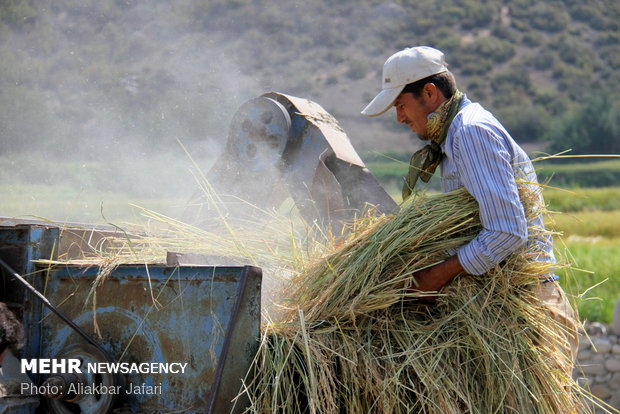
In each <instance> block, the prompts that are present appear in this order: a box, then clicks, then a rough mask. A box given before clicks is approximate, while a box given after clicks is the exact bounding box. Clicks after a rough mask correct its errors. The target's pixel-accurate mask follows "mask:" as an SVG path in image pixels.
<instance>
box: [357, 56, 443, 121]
mask: <svg viewBox="0 0 620 414" xmlns="http://www.w3.org/2000/svg"><path fill="white" fill-rule="evenodd" d="M447 70H448V64H447V63H446V61H445V59H444V56H443V52H441V51H440V50H437V49H433V48H432V47H428V46H417V47H409V48H407V49H404V50H401V51H400V52H397V53H394V54H393V55H392V56H390V57H389V58H388V60H386V61H385V64H384V65H383V89H382V90H381V92H379V94H378V95H377V96H375V99H373V100H372V101H371V102H370V103H369V104H368V106H366V108H364V110H363V111H362V115H366V116H378V115H381V114H383V113H385V112H386V111H387V110H388V109H390V107H391V106H392V105H393V104H394V101H395V100H396V98H398V95H400V93H401V92H402V91H403V89H404V87H405V86H406V85H407V84H409V83H412V82H415V81H419V80H420V79H424V78H427V77H429V76H431V75H435V74H437V73H441V72H445V71H447Z"/></svg>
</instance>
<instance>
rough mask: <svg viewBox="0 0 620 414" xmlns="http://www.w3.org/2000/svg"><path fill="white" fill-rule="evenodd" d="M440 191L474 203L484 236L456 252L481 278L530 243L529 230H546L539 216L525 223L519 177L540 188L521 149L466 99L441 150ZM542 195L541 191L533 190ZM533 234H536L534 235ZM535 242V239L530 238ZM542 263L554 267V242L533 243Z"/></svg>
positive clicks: (468, 268) (498, 124)
mask: <svg viewBox="0 0 620 414" xmlns="http://www.w3.org/2000/svg"><path fill="white" fill-rule="evenodd" d="M442 150H443V152H444V153H445V157H444V159H443V161H442V163H441V187H442V190H443V191H444V192H447V191H451V190H454V189H456V188H459V187H465V189H466V190H467V191H468V192H469V193H470V194H471V195H472V196H473V197H474V198H475V199H476V201H477V202H478V205H479V207H480V222H481V224H482V231H481V232H480V233H479V234H478V235H477V237H476V238H475V239H473V240H472V241H471V242H469V243H468V244H466V245H464V246H462V247H461V248H460V249H459V250H458V251H457V256H458V259H459V261H460V262H461V265H462V266H463V268H464V269H465V271H467V272H468V273H470V274H474V275H481V274H483V273H486V272H487V271H488V270H489V269H490V268H491V267H493V266H494V265H496V264H498V263H500V262H501V261H502V260H503V259H504V258H506V256H508V255H509V254H510V253H512V252H514V251H515V250H517V249H519V248H521V247H523V246H524V245H526V243H528V225H529V227H530V231H533V230H532V229H536V228H540V229H543V228H544V227H543V223H542V217H541V216H540V215H539V216H537V217H535V218H534V219H532V220H531V222H530V223H528V222H527V220H526V217H525V212H524V209H523V205H522V203H521V201H520V199H519V193H518V190H517V183H516V177H519V178H523V179H525V181H527V182H533V183H534V182H536V180H537V179H536V173H535V172H534V168H533V166H532V163H531V161H530V159H529V157H528V156H527V154H526V153H525V152H524V151H523V149H522V148H521V147H520V146H519V145H518V144H517V143H516V142H515V141H514V140H513V139H512V137H511V136H510V134H509V133H508V132H507V131H506V129H505V128H504V127H503V126H502V125H501V124H500V122H499V121H498V120H497V119H495V117H494V116H493V115H492V114H491V113H490V112H488V111H487V110H485V109H484V108H483V107H482V106H481V105H480V104H477V103H472V102H471V101H470V100H469V99H467V98H466V97H465V98H464V99H463V102H462V104H461V108H460V109H459V112H458V114H457V115H456V117H455V118H454V120H453V121H452V124H451V125H450V128H449V129H448V135H447V137H446V140H445V141H444V143H443V144H442ZM534 190H535V191H537V192H538V193H539V196H540V197H542V195H541V194H540V192H541V189H540V188H537V187H534ZM534 231H535V230H534ZM530 236H532V235H530ZM530 243H536V246H528V247H534V248H535V250H534V251H535V252H536V253H537V254H538V258H539V259H540V260H545V261H555V259H554V257H553V246H552V240H551V238H550V237H549V236H548V235H547V236H543V237H542V238H540V237H538V238H537V237H530Z"/></svg>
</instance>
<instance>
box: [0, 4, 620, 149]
mask: <svg viewBox="0 0 620 414" xmlns="http://www.w3.org/2000/svg"><path fill="white" fill-rule="evenodd" d="M423 44H424V45H431V46H435V47H438V48H440V49H442V50H444V51H445V52H446V55H447V60H448V62H449V64H450V67H451V68H452V69H453V71H454V72H455V74H456V76H457V79H458V80H459V82H460V86H461V88H462V89H463V90H464V91H465V92H466V93H468V94H469V96H470V97H471V98H473V99H474V100H478V101H480V102H482V103H483V104H484V105H485V106H487V107H489V108H490V109H492V110H493V111H494V112H495V113H496V114H497V115H498V117H499V118H500V119H501V120H502V121H503V122H504V123H505V124H506V126H507V127H508V128H509V130H510V131H511V132H512V133H513V135H514V136H515V137H516V139H517V140H518V141H520V142H521V143H524V144H526V145H528V146H533V147H537V148H544V147H547V146H548V145H547V144H548V140H551V141H558V140H560V142H559V144H557V145H556V146H557V147H559V148H565V147H566V145H573V144H574V145H577V146H579V145H583V142H584V140H585V141H587V142H588V143H589V144H588V145H591V144H592V145H594V144H593V143H591V142H590V140H592V141H596V140H600V142H601V143H604V144H601V145H602V147H601V149H600V151H603V152H604V151H607V152H611V153H620V134H619V132H620V108H619V107H620V103H619V100H618V96H619V93H620V72H619V71H618V69H620V3H619V2H617V1H615V0H564V1H559V0H549V1H545V2H531V1H527V0H504V1H502V0H445V1H441V2H437V1H431V0H416V1H411V0H407V1H405V0H403V1H393V2H388V1H386V2H382V1H375V0H363V1H352V0H341V1H336V0H307V1H304V2H301V1H284V0H276V1H273V0H272V1H268V0H228V1H225V0H215V1H209V2H199V1H195V2H175V1H173V0H157V1H153V2H140V1H137V0H102V1H92V2H88V4H87V2H83V1H79V0H29V1H18V0H3V1H0V140H1V141H0V142H2V147H1V149H0V151H1V152H2V153H4V154H7V153H20V152H24V151H42V152H45V153H47V154H50V155H53V156H56V157H62V156H64V154H66V153H67V152H70V153H72V154H78V151H81V152H80V153H79V157H86V158H98V157H103V156H115V154H118V153H119V152H130V153H132V154H148V153H151V152H153V151H163V152H165V151H168V150H169V149H170V147H171V146H176V142H175V140H176V138H180V139H181V140H183V141H184V142H186V143H187V144H188V146H189V147H190V148H191V150H192V151H194V152H196V153H198V154H201V153H202V154H204V153H212V152H215V151H216V149H217V147H218V146H219V145H220V144H221V142H222V141H223V140H224V138H225V136H226V130H227V126H228V123H229V121H230V119H231V117H232V115H233V113H234V111H235V109H236V108H237V107H238V106H239V105H240V104H241V103H243V102H244V101H245V100H247V99H249V98H252V97H255V96H257V95H259V94H261V93H263V92H267V91H270V90H277V91H281V92H285V93H290V94H293V95H297V96H302V97H306V98H309V99H312V100H315V101H316V102H318V103H320V104H321V105H322V106H324V107H325V108H326V109H327V110H328V111H329V112H331V113H332V114H333V115H334V116H336V118H337V119H338V120H339V121H340V123H341V124H342V126H343V127H344V128H345V130H346V131H347V132H348V134H349V136H350V137H351V139H352V140H353V141H354V145H355V146H356V148H357V149H358V150H359V151H361V152H368V151H389V150H402V151H410V150H411V149H412V148H413V146H414V140H413V139H411V136H410V134H409V133H408V132H407V131H406V130H405V129H404V128H403V127H401V126H399V125H396V124H395V122H394V120H393V114H388V115H386V116H384V117H381V118H376V119H365V118H364V117H362V116H361V115H359V111H360V110H361V109H362V108H363V107H364V105H365V104H366V103H367V102H368V101H369V100H370V99H371V98H372V97H373V96H374V94H375V93H376V92H377V91H378V88H379V87H380V73H381V66H382V64H383V62H384V61H385V59H386V58H387V57H388V56H389V55H391V54H392V53H394V52H395V51H397V50H399V49H401V48H403V47H406V46H410V45H423ZM592 102H595V103H596V104H597V105H598V106H596V105H593V104H592ZM587 108H596V109H595V110H592V111H590V112H587V111H586V109H587ZM584 111H585V112H584ZM592 116H594V117H595V118H594V119H593V118H592ZM597 117H598V118H597ZM583 119H587V120H588V122H591V123H592V124H593V125H596V126H597V129H596V131H594V132H593V134H594V135H593V138H587V139H586V138H584V136H583V134H584V133H585V134H589V133H590V126H591V125H587V126H585V127H584V126H583V125H581V126H580V127H579V123H577V126H575V127H574V128H573V129H574V130H571V129H570V128H569V127H571V128H572V126H571V125H573V124H571V122H572V121H573V120H581V121H580V122H583ZM567 125H568V126H567ZM567 128H569V129H567ZM584 130H585V132H584ZM567 131H568V132H567ZM571 137H572V138H571ZM543 139H546V140H547V141H543ZM570 139H572V140H573V141H574V142H573V143H571V142H570ZM561 140H568V142H562V141H561ZM597 142H598V141H597ZM588 150H591V148H590V147H588ZM82 152H83V154H82ZM75 156H77V155H75Z"/></svg>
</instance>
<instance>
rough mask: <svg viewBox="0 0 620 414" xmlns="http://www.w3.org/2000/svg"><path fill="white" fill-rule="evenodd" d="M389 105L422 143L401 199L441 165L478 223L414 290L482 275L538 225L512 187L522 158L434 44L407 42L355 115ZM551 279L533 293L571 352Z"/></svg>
mask: <svg viewBox="0 0 620 414" xmlns="http://www.w3.org/2000/svg"><path fill="white" fill-rule="evenodd" d="M391 107H395V108H396V119H397V121H398V122H400V123H403V124H406V125H408V126H409V128H410V129H411V130H412V131H413V132H415V133H416V134H417V135H418V137H419V138H420V139H421V140H424V141H428V142H429V145H427V146H426V147H425V148H423V149H422V150H420V151H418V152H416V153H415V154H414V155H413V157H412V159H411V165H410V168H409V174H408V176H407V178H406V182H405V185H404V188H403V199H406V198H407V197H408V196H409V195H410V194H411V192H412V190H413V188H414V186H415V184H416V182H417V180H418V179H422V180H423V181H428V180H429V179H430V176H431V175H432V174H433V172H434V171H435V169H436V167H437V166H438V165H441V186H442V190H443V191H444V192H448V191H451V190H455V189H457V188H459V187H465V189H466V190H467V191H468V192H469V193H470V194H471V195H472V196H473V197H474V198H475V199H476V201H477V202H478V204H479V207H480V221H481V224H482V227H483V230H482V231H481V232H480V233H479V234H478V235H477V237H476V238H474V240H472V241H471V242H470V243H468V244H466V245H464V246H462V247H461V248H459V249H458V251H457V252H456V254H454V255H453V256H451V257H450V258H449V259H448V260H446V261H444V262H443V263H440V264H438V265H435V266H432V267H430V268H427V269H424V270H422V271H419V272H417V273H415V274H414V277H415V280H416V282H417V284H416V288H417V289H418V290H420V291H429V292H431V291H439V290H440V289H441V288H442V287H443V286H444V285H446V284H447V283H449V282H450V281H451V280H452V279H454V278H455V277H456V276H458V275H460V274H463V273H469V274H474V275H481V274H484V273H486V272H487V271H488V270H489V269H491V268H492V267H493V266H495V265H497V264H499V263H500V262H501V261H502V260H503V259H504V258H506V257H507V256H508V255H509V254H510V253H512V252H514V251H516V250H518V249H519V248H521V247H523V246H524V245H525V244H526V243H527V241H528V225H529V226H531V228H536V226H539V227H541V228H542V226H543V224H542V217H540V216H539V217H536V218H535V219H534V220H533V221H531V222H530V223H528V222H527V220H526V216H525V211H524V208H523V205H522V203H521V200H520V198H519V192H518V188H517V179H519V178H522V179H524V180H525V181H527V182H536V174H535V172H534V168H533V167H532V164H531V162H530V159H529V157H528V156H527V154H526V153H525V152H524V151H523V149H522V148H521V147H519V145H518V144H517V143H516V142H515V141H514V140H513V139H512V137H511V136H510V134H509V133H508V131H506V129H505V128H504V127H503V126H502V125H501V123H500V122H499V121H498V120H497V119H495V117H493V115H492V114H491V113H489V112H488V111H486V110H485V109H484V108H483V107H482V106H481V105H479V104H477V103H472V102H471V101H470V100H469V99H468V98H467V97H466V96H465V95H464V94H463V93H461V92H460V91H458V89H457V87H456V82H455V79H454V76H453V75H452V73H451V72H450V71H449V70H448V65H447V63H446V61H445V59H444V54H443V53H442V52H441V51H439V50H437V49H433V48H431V47H426V46H420V47H412V48H407V49H404V50H402V51H400V52H397V53H395V54H394V55H392V56H391V57H390V58H388V59H387V61H386V62H385V64H384V66H383V88H382V90H381V92H380V93H379V94H378V95H377V96H376V97H375V98H374V99H373V100H372V102H370V104H368V106H367V107H366V108H365V109H364V110H363V111H362V114H363V115H366V116H378V115H381V114H383V113H385V112H386V111H388V110H389V109H390V108H391ZM532 226H533V227H532ZM536 243H537V251H539V257H538V258H539V260H545V261H554V260H555V259H554V256H553V246H552V240H551V239H550V237H546V238H543V239H542V240H540V239H539V240H537V241H536ZM556 279H557V277H556V276H553V277H550V278H549V280H544V281H541V285H540V291H539V292H538V294H539V297H540V298H541V299H542V300H544V301H545V303H546V304H547V306H548V307H549V309H550V310H551V312H552V313H553V315H554V317H555V318H556V319H557V320H559V321H561V322H562V323H563V324H564V325H565V326H566V327H567V330H568V332H569V333H568V335H567V341H568V343H567V346H568V345H569V346H570V350H569V351H568V350H567V351H568V352H570V353H571V355H570V357H571V358H572V359H574V357H575V354H576V350H577V344H578V338H577V331H576V324H575V322H574V314H573V311H572V309H571V307H570V305H569V303H568V302H567V300H566V296H565V294H564V293H563V291H562V289H561V288H560V286H559V285H558V284H557V283H556V282H555V280H556Z"/></svg>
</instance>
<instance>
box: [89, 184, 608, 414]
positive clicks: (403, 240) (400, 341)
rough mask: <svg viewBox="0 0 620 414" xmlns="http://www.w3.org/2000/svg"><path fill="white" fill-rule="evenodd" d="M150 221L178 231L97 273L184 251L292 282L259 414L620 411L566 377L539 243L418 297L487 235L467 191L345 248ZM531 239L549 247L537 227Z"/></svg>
mask: <svg viewBox="0 0 620 414" xmlns="http://www.w3.org/2000/svg"><path fill="white" fill-rule="evenodd" d="M526 188H528V186H522V190H521V198H522V201H523V202H524V205H525V206H526V211H527V212H528V214H529V215H530V217H532V216H533V215H537V214H539V213H540V212H541V207H540V205H539V204H538V203H539V197H538V194H537V192H536V191H530V190H526ZM143 212H144V214H145V215H146V216H147V217H148V218H149V219H150V220H152V221H154V222H158V223H161V224H164V225H165V227H166V229H167V234H166V235H165V236H162V235H150V234H145V233H144V232H141V233H142V234H140V235H135V234H132V233H128V234H127V237H124V238H120V239H110V240H107V252H99V253H98V254H95V259H94V260H92V261H91V262H90V263H91V264H97V263H98V262H97V260H99V261H100V262H102V263H105V262H106V261H110V260H113V261H114V262H119V261H120V262H124V263H128V262H138V263H145V262H149V263H157V262H161V259H162V258H163V257H165V253H166V251H181V252H196V253H207V254H211V255H214V254H215V255H221V256H234V257H243V258H244V259H243V262H244V264H248V261H249V263H251V264H255V265H258V266H261V267H263V269H264V270H266V271H265V274H268V275H271V276H273V275H274V274H275V273H279V274H287V275H292V278H291V280H290V283H288V285H287V288H286V289H285V290H284V291H283V292H281V293H280V300H279V303H278V306H279V307H278V312H277V313H275V312H270V315H271V317H274V319H272V320H270V321H269V322H267V323H264V324H263V328H262V337H261V342H260V347H259V351H258V353H257V355H256V358H255V361H254V363H253V366H252V369H251V372H250V373H249V374H248V377H247V378H246V381H245V383H244V387H243V390H242V393H243V394H246V396H247V397H249V400H250V403H251V405H250V407H249V408H248V409H247V412H249V413H261V414H263V413H291V414H292V413H295V414H297V413H319V414H329V413H386V414H387V413H425V414H439V413H441V414H446V413H472V414H473V413H485V414H486V413H489V414H491V413H493V414H496V413H497V414H499V413H510V414H512V413H521V414H522V413H528V414H530V413H545V414H549V413H554V414H555V413H563V414H564V413H566V414H570V413H588V412H592V408H591V407H592V406H598V407H599V408H601V409H603V410H604V411H607V412H610V411H609V410H612V409H611V408H609V407H607V408H606V407H605V406H604V403H602V402H600V401H598V400H596V399H595V398H594V397H592V396H591V395H589V393H588V392H587V391H586V390H584V389H582V388H580V387H579V386H578V385H577V384H576V383H575V382H574V381H573V379H572V378H571V375H570V372H568V371H567V370H566V369H563V367H566V366H567V365H570V362H571V361H566V360H565V358H566V357H565V356H564V355H565V353H563V352H561V350H562V349H564V348H565V347H566V342H565V335H564V332H563V329H564V328H563V327H562V326H560V325H559V324H558V323H557V322H556V321H555V320H554V319H553V318H552V316H551V315H550V314H549V312H548V311H547V310H546V308H545V306H544V304H543V303H541V301H540V300H539V299H538V297H537V296H536V295H535V294H534V293H533V289H534V288H535V287H536V286H539V285H540V280H541V278H543V277H545V275H548V274H549V273H550V272H552V271H553V270H554V266H555V265H553V264H552V263H549V262H545V261H541V260H537V259H536V256H537V254H538V252H537V251H536V249H535V246H536V243H535V241H536V240H530V241H531V242H530V243H528V246H530V247H529V249H531V250H528V248H524V249H522V250H520V251H519V252H517V253H515V254H512V255H511V256H509V257H508V258H507V259H506V260H504V261H503V262H502V263H501V264H500V265H498V266H496V267H494V268H493V269H492V270H491V271H489V272H488V273H487V274H485V275H483V276H471V275H466V276H461V277H458V278H457V279H455V280H454V281H453V282H452V283H451V284H450V285H449V286H447V287H446V288H444V289H443V290H442V291H441V293H440V294H437V295H435V297H430V298H429V297H428V295H425V294H421V293H419V292H415V291H414V290H413V289H412V288H414V285H413V278H412V274H413V273H414V272H416V271H418V270H421V269H424V268H426V267H428V266H431V265H433V264H436V263H439V262H441V261H443V260H445V259H446V258H447V257H448V256H449V255H450V254H453V253H454V251H455V250H456V249H457V248H458V247H459V246H462V245H463V244H465V243H467V242H468V241H469V240H471V239H472V238H474V237H475V235H476V234H477V233H478V232H479V231H480V223H479V218H478V206H477V204H476V202H475V200H474V199H473V198H472V197H471V196H470V195H468V194H467V193H466V192H465V191H464V190H457V191H455V192H452V193H447V194H440V195H430V196H423V197H422V196H420V197H412V198H410V199H409V200H408V201H407V202H406V203H404V204H403V205H402V206H401V209H400V211H399V212H398V213H397V214H394V215H390V216H380V217H372V216H369V217H366V218H364V219H361V220H358V221H356V222H355V223H353V224H352V225H351V226H352V227H351V229H350V232H349V233H348V235H346V236H343V237H340V238H337V239H335V238H329V237H323V236H324V235H321V234H320V233H317V232H312V231H311V233H313V237H308V236H307V233H308V230H314V229H307V228H306V229H304V231H301V232H299V231H297V230H296V226H294V225H292V224H291V222H290V221H289V220H287V219H283V218H282V216H281V215H278V214H277V213H274V212H270V211H261V212H259V213H260V215H262V216H263V217H264V218H266V220H265V222H267V223H268V224H264V226H263V227H262V230H260V229H259V230H257V229H256V228H255V227H253V226H249V225H248V224H247V223H243V222H240V223H239V222H237V223H235V222H232V221H230V220H228V217H227V215H226V211H225V210H217V211H216V213H217V214H216V215H215V217H214V220H213V223H214V225H213V228H210V229H201V228H197V227H194V226H191V225H187V224H185V223H183V222H180V221H177V220H174V219H171V218H169V217H165V216H163V215H160V214H157V213H154V212H152V211H148V210H144V211H143ZM217 223H220V224H217ZM222 231H224V235H222V233H221V232H222ZM529 234H530V238H532V239H538V238H546V237H550V234H549V233H547V232H545V231H544V230H541V229H536V228H530V232H529ZM317 235H318V236H319V237H318V238H317V237H316V236H317ZM327 240H329V242H326V241H327ZM87 262H88V261H86V262H84V263H83V264H87ZM272 310H273V309H272ZM276 314H277V318H275V315H276Z"/></svg>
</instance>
